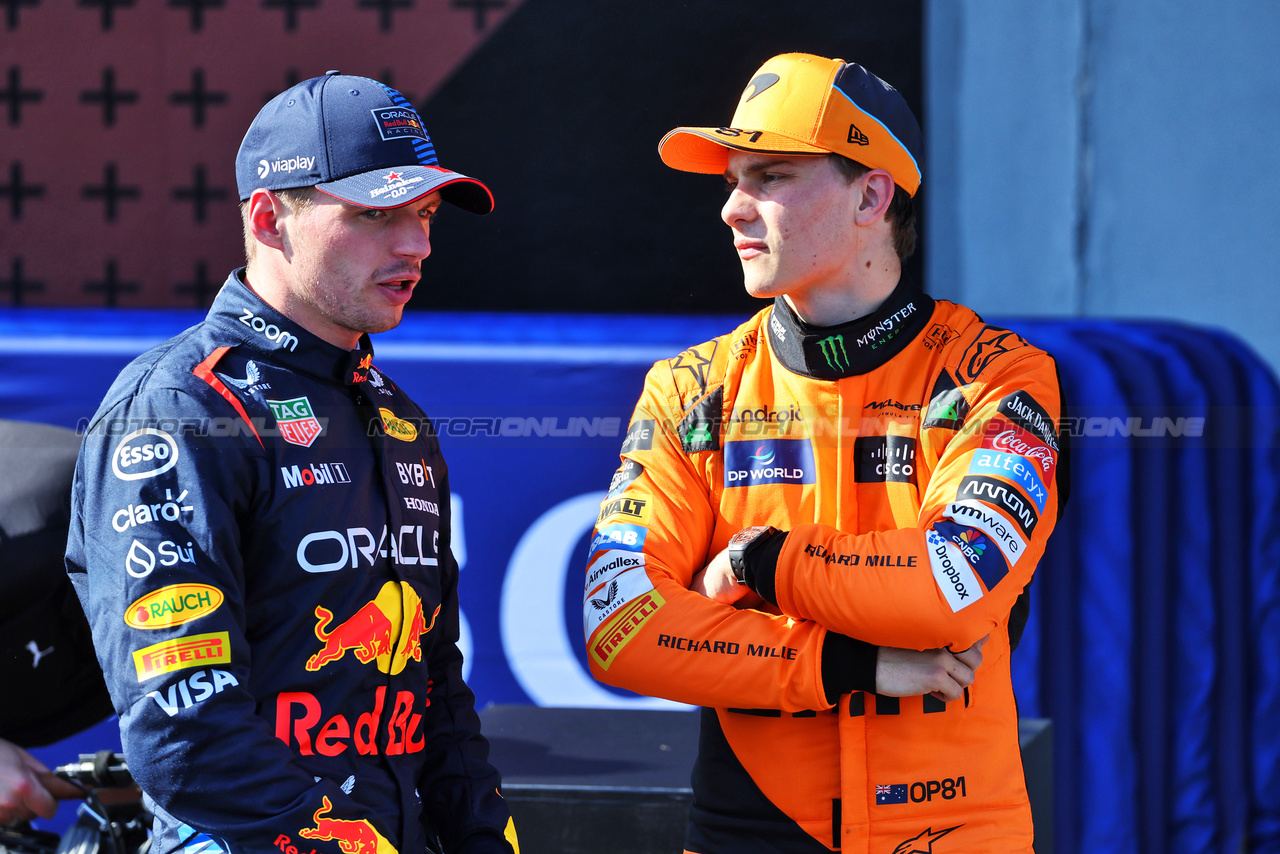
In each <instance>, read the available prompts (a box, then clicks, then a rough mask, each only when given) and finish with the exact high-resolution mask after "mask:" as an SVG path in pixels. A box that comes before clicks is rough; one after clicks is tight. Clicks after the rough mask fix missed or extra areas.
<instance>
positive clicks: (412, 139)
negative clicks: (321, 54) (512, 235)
mask: <svg viewBox="0 0 1280 854" xmlns="http://www.w3.org/2000/svg"><path fill="white" fill-rule="evenodd" d="M236 184H237V186H238V188H239V190H240V200H241V201H244V200H245V199H247V198H249V196H251V195H252V194H253V191H254V190H256V189H259V188H262V189H266V190H285V189H290V188H294V187H315V188H316V189H317V190H320V191H321V192H322V193H326V194H328V195H330V196H333V197H335V198H337V199H341V200H342V201H344V202H348V203H349V204H353V205H357V206H359V207H362V208H378V209H387V208H398V207H400V206H401V205H407V204H409V203H410V202H414V201H417V200H418V199H420V198H422V197H423V196H425V195H427V194H428V193H431V192H433V191H436V190H439V191H440V196H441V198H443V199H444V200H445V201H446V202H449V203H450V204H452V205H456V206H457V207H460V208H462V209H463V210H468V211H471V212H472V213H478V214H487V213H489V211H491V210H493V194H492V193H491V192H489V188H488V187H486V186H485V185H484V184H483V183H481V182H480V181H477V180H476V179H475V178H469V177H467V176H466V175H461V174H459V173H457V172H450V171H449V170H448V169H445V168H444V167H442V166H441V165H440V163H439V160H438V158H437V157H436V148H435V145H434V143H432V141H431V137H430V136H429V135H428V134H427V128H426V126H425V125H423V123H422V117H421V116H419V115H418V111H417V110H415V109H414V108H413V105H412V104H410V103H409V101H408V100H407V99H405V97H404V96H403V95H401V94H400V93H399V92H397V91H396V90H395V89H392V88H391V87H390V86H386V85H384V84H382V83H379V82H378V81H377V80H371V79H369V78H368V77H351V76H348V75H345V74H339V73H338V72H336V71H330V72H328V73H327V74H325V75H324V76H323V77H312V78H311V79H310V80H304V81H302V82H301V83H299V84H297V85H296V86H293V87H291V88H289V89H286V90H285V91H284V92H281V93H280V94H279V95H277V96H276V97H274V98H272V99H271V100H270V101H269V102H267V105H266V106H265V107H263V108H262V109H261V110H260V111H259V112H258V115H257V116H256V117H255V118H254V120H253V124H251V125H249V131H248V132H247V133H246V134H245V135H244V141H243V142H241V143H240V151H239V153H237V154H236Z"/></svg>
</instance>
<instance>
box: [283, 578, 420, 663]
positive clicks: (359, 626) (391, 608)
mask: <svg viewBox="0 0 1280 854" xmlns="http://www.w3.org/2000/svg"><path fill="white" fill-rule="evenodd" d="M439 616H440V606H439V605H437V606H436V609H435V611H433V612H432V614H431V623H430V624H429V625H428V624H427V622H426V620H425V619H424V618H423V614H422V599H420V598H419V597H418V594H417V593H416V592H415V591H414V589H413V588H412V587H411V586H410V585H409V583H408V582H406V581H400V582H395V581H388V582H387V583H386V584H384V585H382V589H381V590H379V591H378V595H377V596H375V597H374V598H373V600H372V601H370V602H366V603H365V604H364V605H362V606H360V608H359V609H357V610H356V612H355V613H354V614H352V615H351V616H350V617H348V618H347V619H345V620H343V621H342V622H341V623H339V624H338V625H336V626H333V627H332V628H330V624H331V623H332V622H333V612H332V611H330V610H329V609H327V608H324V607H323V606H319V605H317V606H316V638H317V639H319V641H320V643H321V644H322V646H321V647H320V650H319V652H317V653H316V654H315V655H313V656H311V657H310V658H308V659H307V665H306V667H307V670H309V671H316V670H319V669H320V668H322V667H324V666H325V665H326V664H329V663H331V662H334V661H337V660H339V659H340V658H342V657H343V656H344V655H346V653H347V650H351V651H352V654H353V655H354V656H355V658H356V660H357V661H359V662H360V663H361V664H369V663H370V662H375V663H376V666H377V668H378V670H380V671H381V672H383V673H389V674H391V675H393V676H394V675H395V674H397V673H399V672H400V671H402V670H404V668H405V665H407V664H408V663H409V659H413V660H414V661H421V660H422V641H421V638H422V636H423V635H425V634H427V633H428V632H430V631H431V630H432V629H433V628H435V624H436V618H437V617H439Z"/></svg>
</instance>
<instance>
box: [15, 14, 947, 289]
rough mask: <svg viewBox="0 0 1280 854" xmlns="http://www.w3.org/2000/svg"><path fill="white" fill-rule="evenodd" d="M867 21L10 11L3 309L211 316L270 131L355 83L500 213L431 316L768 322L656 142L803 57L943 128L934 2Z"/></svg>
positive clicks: (461, 246)
mask: <svg viewBox="0 0 1280 854" xmlns="http://www.w3.org/2000/svg"><path fill="white" fill-rule="evenodd" d="M849 6H850V4H847V3H842V2H837V1H836V0H813V2H810V3H806V4H804V9H803V13H802V15H799V16H796V15H795V14H794V13H792V17H791V18H789V19H783V18H780V17H779V15H780V12H781V10H780V9H779V7H778V4H776V3H775V2H772V0H738V2H734V3H728V2H722V3H695V4H688V3H683V2H676V0H656V1H655V2H652V3H618V4H612V3H610V4H600V3H598V2H595V0H555V2H553V0H237V2H228V0H0V21H2V23H0V305H85V306H120V307H179V306H186V307H190V306H205V305H208V304H209V302H210V300H211V299H212V297H213V294H214V293H215V292H216V290H217V288H218V287H219V285H220V284H221V282H222V281H223V279H224V278H225V276H226V274H227V272H228V271H229V270H230V269H232V268H233V267H235V266H238V265H239V264H241V263H242V258H243V249H242V242H241V235H240V225H239V216H238V213H237V201H238V200H237V193H236V187H235V173H234V167H233V163H234V157H235V151H236V148H237V147H238V145H239V142H240V139H241V137H242V136H243V134H244V131H245V129H246V128H247V127H248V125H249V122H250V121H251V120H252V118H253V116H254V114H255V113H256V112H257V110H258V109H259V108H260V107H261V106H262V104H263V103H265V101H266V100H267V99H268V98H270V97H271V96H272V95H274V94H276V93H277V92H279V91H280V90H281V89H283V88H284V87H286V86H288V85H291V84H292V83H295V82H297V81H298V80H301V79H305V78H306V77H311V76H314V75H317V74H322V73H324V71H326V70H327V69H330V68H337V69H340V70H342V71H343V72H344V73H348V74H362V75H367V76H371V77H377V78H379V79H381V80H383V81H384V82H386V83H389V84H390V85H392V86H395V87H396V88H398V89H400V91H401V92H403V93H404V94H405V96H406V97H408V98H409V100H410V101H411V102H412V103H414V104H415V105H416V106H417V107H418V108H419V110H420V111H421V112H422V113H423V116H424V118H425V120H426V124H427V127H428V129H429V131H430V132H431V134H432V136H433V138H434V140H435V142H436V145H437V150H438V151H440V153H441V162H442V164H443V165H445V166H447V167H449V168H452V169H456V170H459V171H463V172H466V173H468V174H472V175H475V176H476V177H479V178H481V179H482V180H485V181H486V182H487V183H488V184H489V185H490V186H491V188H492V189H493V191H494V194H495V196H496V197H497V209H496V210H495V212H494V214H492V215H491V216H489V217H484V218H477V217H471V216H470V215H468V214H463V213H460V212H459V213H457V214H456V215H455V214H454V212H453V211H446V213H445V215H444V216H443V217H442V218H441V220H440V222H439V223H437V227H436V229H435V231H434V232H433V238H434V240H433V243H434V257H433V258H432V259H431V260H429V261H428V262H427V265H426V267H425V269H424V275H425V278H424V281H423V287H420V288H419V289H418V293H417V294H416V295H415V297H414V300H413V302H412V303H411V304H410V307H411V308H430V307H449V308H459V309H476V308H489V309H506V310H531V311H601V312H618V311H623V312H688V311H751V310H754V308H756V303H755V302H754V301H752V300H750V299H749V298H747V297H745V295H743V294H742V293H741V275H740V272H739V271H738V262H737V259H736V257H735V256H734V255H733V252H732V248H731V245H730V242H729V240H728V236H727V232H726V230H725V228H724V226H723V225H721V224H720V223H719V220H718V208H719V206H720V204H721V202H722V200H723V194H722V192H721V190H720V186H719V183H720V182H719V181H718V179H715V178H713V177H711V178H709V177H702V176H690V175H684V174H681V173H675V172H672V171H671V170H669V169H666V167H664V166H662V164H661V162H660V161H659V160H658V158H657V154H656V144H657V141H658V139H659V138H660V137H661V135H662V134H663V133H664V132H665V131H666V130H668V129H670V128H671V127H673V126H675V125H677V124H719V123H723V122H727V121H728V118H729V116H730V115H731V113H732V110H733V104H734V102H735V101H736V99H737V96H738V92H739V91H740V90H741V87H742V85H743V84H744V82H745V81H746V80H747V79H748V78H749V76H750V74H751V72H752V70H754V68H755V67H756V66H758V65H759V64H760V62H762V61H763V60H764V59H765V58H767V57H768V56H770V55H772V54H774V53H779V52H782V51H787V50H806V51H810V52H814V53H822V54H825V55H828V56H841V57H843V58H845V59H856V60H858V61H860V62H862V63H863V64H865V65H867V66H868V67H869V68H871V69H872V70H873V71H876V72H877V73H879V74H880V75H881V76H883V77H885V78H886V79H888V80H890V81H891V82H893V83H894V84H895V85H897V86H898V87H899V88H900V89H901V90H902V91H903V93H904V95H905V96H906V97H907V99H908V101H909V103H911V104H912V106H913V108H915V109H916V111H917V114H920V108H921V70H920V27H921V10H920V6H921V4H920V2H919V0H912V2H892V0H876V1H875V2H867V3H859V4H856V6H854V7H853V8H849ZM923 119H924V117H923V116H922V120H923ZM927 174H928V173H927V166H926V182H927ZM920 269H921V266H920V264H919V261H918V259H917V260H916V261H914V262H913V265H912V266H911V267H910V268H909V271H910V272H912V273H913V274H914V275H915V277H916V278H917V279H918V278H919V275H920Z"/></svg>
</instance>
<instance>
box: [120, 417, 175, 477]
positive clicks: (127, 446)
mask: <svg viewBox="0 0 1280 854" xmlns="http://www.w3.org/2000/svg"><path fill="white" fill-rule="evenodd" d="M177 463H178V443H177V442H175V441H173V437H172V436H170V435H169V434H168V433H166V432H164V431H163V430H156V429H155V428H153V427H144V428H142V429H141V430H134V431H133V432H132V433H130V434H129V435H128V436H125V437H124V439H122V440H121V442H120V444H119V445H118V446H116V450H115V453H113V454H112V455H111V470H112V471H113V472H115V474H116V477H118V478H120V479H121V480H144V479H146V478H148V477H155V476H156V475H158V474H164V473H165V472H167V471H168V470H169V469H171V468H173V467H174V466H175V465H177Z"/></svg>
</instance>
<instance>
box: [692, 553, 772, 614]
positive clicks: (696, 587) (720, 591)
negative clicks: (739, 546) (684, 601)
mask: <svg viewBox="0 0 1280 854" xmlns="http://www.w3.org/2000/svg"><path fill="white" fill-rule="evenodd" d="M689 589H690V590H692V591H693V592H695V593H701V594H702V595H703V596H706V597H707V598H708V599H714V600H715V601H717V602H723V603H724V604H726V605H732V604H734V603H735V602H737V601H738V600H739V599H742V598H744V597H745V596H747V595H748V594H750V595H751V596H753V597H755V598H756V599H759V598H760V597H758V596H756V595H755V593H753V592H752V591H751V588H749V587H747V585H745V584H739V583H738V582H737V580H736V579H735V578H734V577H733V567H731V566H729V550H728V549H725V550H724V551H722V552H720V554H718V555H716V556H715V557H713V558H712V559H711V563H709V564H707V566H706V568H705V569H703V570H702V571H701V572H699V573H697V574H696V575H694V576H693V582H692V583H691V584H690V585H689Z"/></svg>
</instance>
